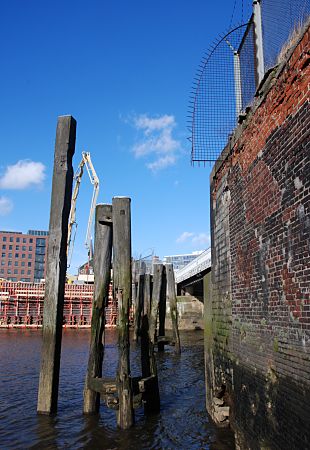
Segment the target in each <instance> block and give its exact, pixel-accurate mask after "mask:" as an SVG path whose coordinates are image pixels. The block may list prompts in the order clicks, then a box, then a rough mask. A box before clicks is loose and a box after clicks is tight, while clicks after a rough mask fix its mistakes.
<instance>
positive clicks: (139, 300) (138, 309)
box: [133, 261, 146, 341]
mask: <svg viewBox="0 0 310 450" xmlns="http://www.w3.org/2000/svg"><path fill="white" fill-rule="evenodd" d="M145 271H146V264H145V262H144V261H140V265H139V272H138V273H139V275H138V287H137V296H136V304H135V316H134V336H133V339H134V341H137V340H138V337H139V334H140V326H141V314H142V309H143V298H144V275H145Z"/></svg>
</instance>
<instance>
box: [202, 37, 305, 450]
mask: <svg viewBox="0 0 310 450" xmlns="http://www.w3.org/2000/svg"><path fill="white" fill-rule="evenodd" d="M309 35H310V32H309V29H308V30H306V31H305V33H304V35H303V37H302V38H301V39H300V40H299V42H298V43H297V45H296V47H295V48H294V49H293V50H292V51H291V52H290V54H289V55H288V56H287V59H286V61H285V62H283V63H282V64H281V66H279V67H278V68H276V69H274V70H273V71H272V72H271V73H270V74H269V76H268V77H266V80H265V82H264V84H263V85H262V86H261V88H260V91H259V92H258V95H257V98H256V101H255V104H254V105H253V107H252V110H251V111H250V112H249V113H248V116H247V118H246V119H245V121H244V123H242V124H241V125H240V126H239V127H238V129H237V130H236V132H235V135H234V136H233V138H232V140H231V142H230V145H229V146H228V147H227V148H226V149H225V151H224V152H223V154H222V159H223V160H221V161H218V162H217V164H216V165H215V168H214V171H213V173H212V176H211V227H212V232H211V234H212V286H211V295H210V299H211V300H210V301H211V310H212V323H211V325H210V326H211V327H212V340H210V339H209V340H208V342H209V344H208V345H209V348H208V349H207V355H209V356H208V358H209V361H208V360H207V361H206V362H207V364H208V363H210V364H211V363H212V364H213V373H212V376H210V374H208V379H209V383H210V384H211V386H210V389H211V392H212V395H213V397H214V396H216V395H217V396H218V397H221V396H223V395H222V394H223V392H224V389H223V386H225V389H226V391H225V394H224V397H223V398H224V405H225V404H226V405H230V422H231V424H232V426H233V427H234V429H235V430H236V431H237V432H238V436H239V438H240V442H241V445H243V446H244V447H245V448H246V447H248V448H253V449H259V448H263V447H264V448H272V449H281V450H283V449H286V448H290V449H306V448H310V142H309V134H310V114H309V113H310V106H309V99H310V85H309V74H310V65H309V62H310V49H309ZM209 323H210V321H209ZM209 332H210V330H207V333H209ZM210 355H211V356H210ZM210 358H211V359H212V361H210ZM210 380H211V381H210ZM220 390H221V392H220ZM211 397H212V396H211ZM208 409H209V411H210V412H211V414H212V415H213V417H215V409H216V408H215V406H214V403H212V398H211V400H210V399H209V402H208ZM215 418H216V417H215ZM223 420H224V418H223ZM245 443H246V444H245Z"/></svg>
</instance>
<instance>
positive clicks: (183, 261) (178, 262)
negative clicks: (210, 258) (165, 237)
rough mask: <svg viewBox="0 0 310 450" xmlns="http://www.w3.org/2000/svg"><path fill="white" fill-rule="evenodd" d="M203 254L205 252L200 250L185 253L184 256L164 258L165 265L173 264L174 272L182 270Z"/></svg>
mask: <svg viewBox="0 0 310 450" xmlns="http://www.w3.org/2000/svg"><path fill="white" fill-rule="evenodd" d="M202 252H203V250H198V251H196V252H193V253H185V254H183V255H171V256H164V259H163V263H164V264H166V263H172V264H173V268H174V270H180V269H182V268H183V267H185V266H186V265H187V264H188V263H190V262H191V261H193V260H194V259H195V258H197V256H199V255H201V253H202Z"/></svg>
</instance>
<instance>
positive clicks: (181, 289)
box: [175, 248, 211, 301]
mask: <svg viewBox="0 0 310 450" xmlns="http://www.w3.org/2000/svg"><path fill="white" fill-rule="evenodd" d="M210 270H211V248H208V249H207V250H205V251H204V252H203V253H201V254H200V255H199V256H197V258H195V259H194V260H193V261H191V262H190V263H189V264H187V265H186V266H185V267H183V268H182V269H180V270H177V271H176V272H175V282H176V285H177V293H178V295H184V294H190V295H194V296H195V297H197V298H198V299H199V300H201V301H203V277H204V276H205V275H206V274H207V273H208V272H210Z"/></svg>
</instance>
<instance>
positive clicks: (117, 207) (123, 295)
mask: <svg viewBox="0 0 310 450" xmlns="http://www.w3.org/2000/svg"><path fill="white" fill-rule="evenodd" d="M112 217H113V219H112V220H113V280H114V295H116V296H117V299H118V333H119V337H118V348H119V365H118V373H117V385H118V398H119V409H118V414H117V424H118V426H119V427H120V428H122V429H127V428H129V427H131V426H132V425H133V423H134V411H133V396H132V387H131V379H130V358H129V304H130V299H131V214H130V198H126V197H114V198H113V200H112Z"/></svg>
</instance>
